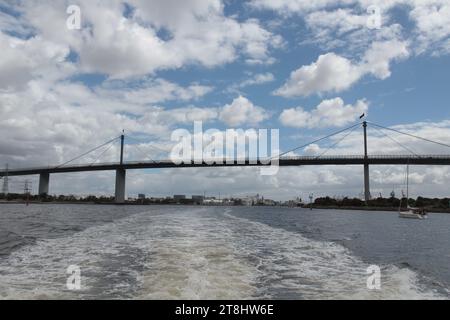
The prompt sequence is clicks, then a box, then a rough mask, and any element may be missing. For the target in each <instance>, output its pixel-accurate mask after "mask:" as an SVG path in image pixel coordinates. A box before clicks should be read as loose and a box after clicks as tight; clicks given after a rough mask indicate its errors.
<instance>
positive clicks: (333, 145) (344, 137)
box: [316, 126, 358, 159]
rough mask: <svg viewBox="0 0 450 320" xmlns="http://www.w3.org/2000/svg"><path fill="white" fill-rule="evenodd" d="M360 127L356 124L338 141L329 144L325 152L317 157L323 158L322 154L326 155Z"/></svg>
mask: <svg viewBox="0 0 450 320" xmlns="http://www.w3.org/2000/svg"><path fill="white" fill-rule="evenodd" d="M357 128H358V126H354V127H353V128H351V130H350V131H349V132H348V133H347V134H346V135H344V136H343V137H342V138H341V139H339V140H338V141H337V142H335V143H333V144H332V145H331V146H329V147H328V148H327V149H326V150H325V151H324V152H322V153H321V154H320V155H318V156H317V157H316V159H319V158H321V157H322V156H324V155H325V154H326V153H327V152H328V151H330V150H331V149H332V148H334V147H336V146H337V145H339V144H340V143H341V142H342V141H344V140H345V139H347V137H348V136H350V135H351V134H352V133H353V132H354V131H355V130H356V129H357Z"/></svg>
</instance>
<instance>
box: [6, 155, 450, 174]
mask: <svg viewBox="0 0 450 320" xmlns="http://www.w3.org/2000/svg"><path fill="white" fill-rule="evenodd" d="M407 164H410V165H450V155H422V156H411V155H409V156H408V155H398V156H392V155H378V156H377V155H372V156H368V157H367V158H366V157H365V156H357V155H356V156H326V157H323V156H321V157H316V156H301V157H282V158H280V160H279V166H280V167H286V166H308V165H407ZM267 165H270V163H269V164H268V163H267V161H263V160H257V161H256V160H253V161H251V160H248V159H246V160H244V159H243V160H241V161H239V160H235V161H233V162H232V163H227V162H226V161H224V162H223V163H213V164H208V163H206V162H202V163H195V162H194V161H192V162H190V163H182V164H175V163H174V162H172V161H171V160H159V161H133V162H124V163H123V164H120V163H98V164H91V165H70V166H60V167H51V166H50V167H35V168H18V169H9V170H8V172H6V170H0V177H2V176H5V175H6V174H8V176H23V175H35V174H50V173H68V172H84V171H108V170H130V169H164V168H198V167H236V166H253V167H255V166H256V167H258V166H267Z"/></svg>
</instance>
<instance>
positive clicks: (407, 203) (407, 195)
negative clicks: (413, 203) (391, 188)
mask: <svg viewBox="0 0 450 320" xmlns="http://www.w3.org/2000/svg"><path fill="white" fill-rule="evenodd" d="M406 207H407V208H409V163H408V165H407V166H406Z"/></svg>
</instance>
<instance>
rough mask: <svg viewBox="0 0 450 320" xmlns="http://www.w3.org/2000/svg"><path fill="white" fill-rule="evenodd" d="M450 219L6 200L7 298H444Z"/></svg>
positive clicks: (2, 272)
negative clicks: (376, 283) (372, 277)
mask: <svg viewBox="0 0 450 320" xmlns="http://www.w3.org/2000/svg"><path fill="white" fill-rule="evenodd" d="M449 231H450V215H446V214H432V215H431V216H430V218H429V219H428V220H426V221H419V220H417V221H416V220H408V219H399V218H398V217H397V215H396V214H395V213H387V212H358V211H348V212H346V211H337V210H313V211H309V210H305V209H289V208H269V207H193V206H173V207H171V206H99V205H30V206H28V207H26V206H24V205H17V204H2V205H0V298H3V299H29V298H31V299H66V298H67V299H76V298H82V299H90V298H98V299H110V298H113V299H116V298H125V299H250V298H255V299H261V298H273V299H372V298H374V299H403V298H406V299H423V298H444V299H448V297H449V291H448V290H449V288H450V234H449ZM372 264H376V265H379V266H380V268H381V290H379V291H377V290H375V291H374V290H368V289H367V286H366V283H367V277H368V275H367V274H366V270H367V267H368V266H369V265H372ZM69 265H77V266H79V267H80V269H81V290H79V291H70V290H68V289H67V288H66V281H67V277H68V276H69V275H68V274H67V273H66V271H67V268H68V266H69Z"/></svg>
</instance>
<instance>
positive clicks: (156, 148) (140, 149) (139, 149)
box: [126, 135, 169, 163]
mask: <svg viewBox="0 0 450 320" xmlns="http://www.w3.org/2000/svg"><path fill="white" fill-rule="evenodd" d="M126 137H127V139H130V140H133V141H135V142H137V143H142V141H139V140H138V139H135V138H133V137H130V136H129V135H127V136H126ZM132 146H134V147H136V149H137V150H138V151H139V152H140V153H142V154H143V155H144V156H145V157H146V158H147V159H148V160H149V161H151V162H153V163H156V161H155V160H153V159H151V158H150V157H149V155H148V153H147V152H145V151H143V150H142V148H140V147H139V145H136V144H133V145H132ZM147 146H148V147H149V148H151V149H153V150H158V151H160V152H163V153H169V151H167V150H164V149H161V148H158V147H155V146H152V145H151V144H148V145H147Z"/></svg>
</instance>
